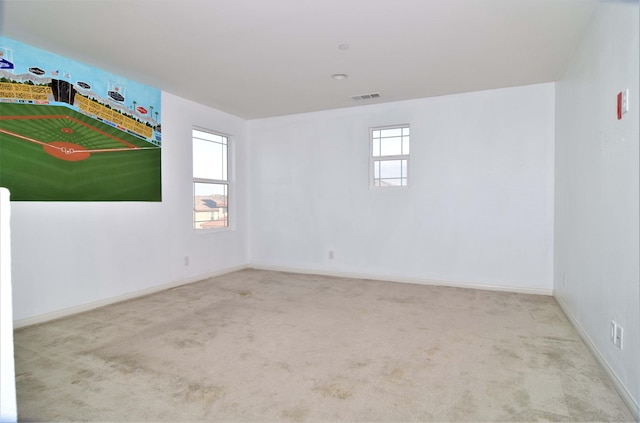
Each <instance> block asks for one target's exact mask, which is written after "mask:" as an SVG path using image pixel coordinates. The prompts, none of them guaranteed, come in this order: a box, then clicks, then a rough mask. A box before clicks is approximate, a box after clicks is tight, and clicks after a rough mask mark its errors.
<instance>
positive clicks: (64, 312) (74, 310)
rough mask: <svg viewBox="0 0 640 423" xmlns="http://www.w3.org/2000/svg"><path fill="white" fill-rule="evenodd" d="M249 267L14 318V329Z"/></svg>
mask: <svg viewBox="0 0 640 423" xmlns="http://www.w3.org/2000/svg"><path fill="white" fill-rule="evenodd" d="M247 268H248V266H246V265H241V266H235V267H230V268H226V269H223V270H220V271H217V272H213V273H207V274H204V275H199V276H195V277H192V278H188V279H183V280H179V281H174V282H169V283H165V284H162V285H156V286H152V287H150V288H146V289H142V290H139V291H133V292H128V293H126V294H122V295H118V296H116V297H110V298H105V299H103V300H99V301H93V302H90V303H86V304H81V305H78V306H74V307H69V308H65V309H62V310H56V311H52V312H50V313H44V314H39V315H37V316H33V317H28V318H26V319H19V320H14V321H13V328H14V329H19V328H23V327H26V326H32V325H37V324H40V323H45V322H49V321H51V320H56V319H60V318H63V317H67V316H71V315H74V314H78V313H82V312H85V311H89V310H93V309H96V308H99V307H104V306H106V305H110V304H115V303H119V302H122V301H127V300H131V299H133V298H138V297H144V296H145V295H149V294H153V293H156V292H160V291H164V290H166V289H171V288H175V287H178V286H182V285H187V284H190V283H193V282H198V281H201V280H204V279H208V278H213V277H216V276H221V275H225V274H227V273H232V272H237V271H238V270H244V269H247Z"/></svg>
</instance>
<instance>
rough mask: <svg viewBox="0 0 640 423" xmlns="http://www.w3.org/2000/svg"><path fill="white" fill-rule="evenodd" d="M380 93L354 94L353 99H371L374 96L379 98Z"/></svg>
mask: <svg viewBox="0 0 640 423" xmlns="http://www.w3.org/2000/svg"><path fill="white" fill-rule="evenodd" d="M379 97H380V93H371V94H360V95H352V96H351V100H371V99H372V98H379Z"/></svg>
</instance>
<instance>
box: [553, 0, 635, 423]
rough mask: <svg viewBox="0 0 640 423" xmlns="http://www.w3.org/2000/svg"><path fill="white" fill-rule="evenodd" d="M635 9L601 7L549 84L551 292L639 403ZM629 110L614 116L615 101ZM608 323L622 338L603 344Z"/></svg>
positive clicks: (631, 4) (631, 6)
mask: <svg viewBox="0 0 640 423" xmlns="http://www.w3.org/2000/svg"><path fill="white" fill-rule="evenodd" d="M638 19H639V9H638V3H637V2H627V3H618V4H615V3H603V4H600V5H599V6H598V10H597V12H596V14H595V18H594V21H593V22H592V24H591V26H590V28H589V30H588V31H587V33H586V36H585V39H584V40H583V42H582V44H581V46H580V48H579V50H578V51H577V52H576V54H575V57H574V58H573V60H572V65H571V67H570V68H569V69H568V71H567V72H566V74H565V75H564V77H563V78H562V80H561V81H560V82H558V83H557V86H556V110H557V117H556V125H557V126H556V166H555V174H556V187H555V192H556V197H555V207H556V212H555V227H556V230H555V266H554V267H555V269H554V279H555V290H556V296H557V298H558V300H559V301H560V302H561V304H562V305H563V307H564V308H565V310H566V311H567V313H568V314H569V315H570V316H571V317H572V318H573V319H574V321H575V322H576V323H577V325H578V326H579V327H580V328H581V330H582V331H583V334H584V335H586V337H587V338H588V340H589V342H590V343H591V345H592V346H593V347H595V350H596V351H597V354H599V355H600V356H601V357H602V358H604V361H605V363H606V364H605V365H606V366H608V367H609V368H610V369H611V370H612V372H613V373H614V374H615V376H616V377H617V378H618V379H619V381H620V382H621V383H622V384H623V386H624V388H625V389H626V390H627V392H628V393H629V394H630V395H631V396H632V397H633V401H635V406H634V407H635V412H636V415H637V413H638V407H637V404H638V402H639V400H640V341H639V339H640V315H639V313H640V312H639V309H640V292H639V285H640V270H639V266H640V264H639V257H640V251H639V248H640V236H639V229H638V219H639V215H640V207H639V203H640V200H639V195H638V191H639V186H638V181H639V179H640V173H639V165H638V156H639V150H638V142H639V138H640V135H639V132H638V127H639V121H638V120H639V119H638V115H639V112H640V108H639V106H640V102H639V100H640V99H639V98H638V80H639V79H640V76H639V72H638V62H639V60H640V58H639V57H638V55H639V54H638V51H639V49H640V46H639V42H638V31H639V28H638ZM625 88H629V89H630V94H631V99H630V105H631V111H630V112H629V113H627V114H626V115H624V118H623V119H622V120H617V118H616V94H617V93H618V91H621V90H623V89H625ZM611 320H615V321H617V322H618V323H619V324H621V325H622V326H623V328H624V331H625V336H624V345H623V350H622V351H621V350H619V349H617V348H616V347H615V346H614V345H613V344H612V343H611V342H610V340H609V324H610V321H611Z"/></svg>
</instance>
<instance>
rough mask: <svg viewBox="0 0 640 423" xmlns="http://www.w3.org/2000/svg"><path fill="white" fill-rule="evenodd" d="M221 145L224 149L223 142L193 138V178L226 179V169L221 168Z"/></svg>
mask: <svg viewBox="0 0 640 423" xmlns="http://www.w3.org/2000/svg"><path fill="white" fill-rule="evenodd" d="M223 147H224V149H225V150H226V145H223V144H219V143H215V142H211V141H202V140H200V139H194V140H193V177H194V178H204V179H222V180H224V179H226V175H225V173H226V169H223V157H224V156H223ZM225 167H226V165H225Z"/></svg>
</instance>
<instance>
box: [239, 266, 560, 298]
mask: <svg viewBox="0 0 640 423" xmlns="http://www.w3.org/2000/svg"><path fill="white" fill-rule="evenodd" d="M249 267H250V268H252V269H260V270H273V271H276V272H286V273H301V274H307V275H322V276H334V277H339V278H352V279H369V280H375V281H384V282H399V283H410V284H415V285H435V286H447V287H451V288H468V289H480V290H484V291H501V292H515V293H519V294H534V295H546V296H552V295H553V290H552V289H543V288H522V287H513V286H500V285H482V284H473V283H464V282H450V281H440V280H433V279H420V278H405V277H398V276H392V275H374V274H366V273H351V272H338V271H331V270H319V269H305V268H297V267H283V266H271V265H266V264H260V263H251V264H250V265H249Z"/></svg>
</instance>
